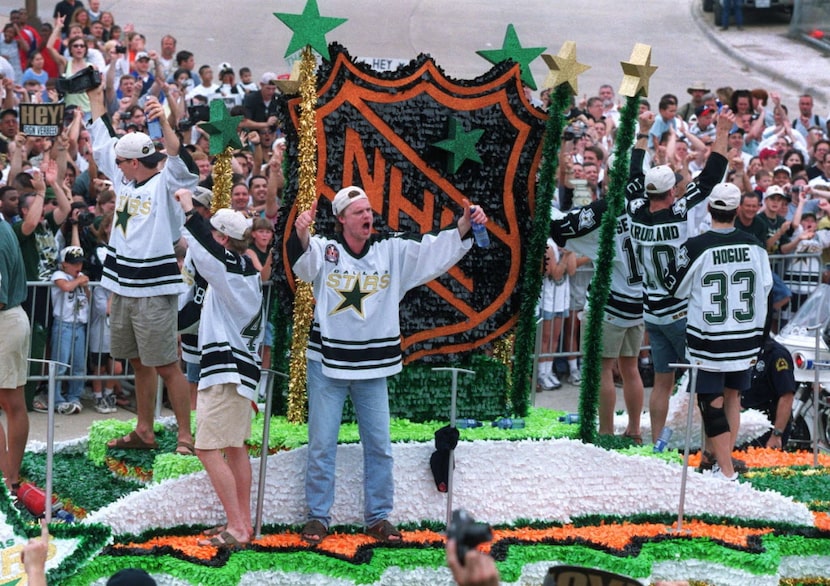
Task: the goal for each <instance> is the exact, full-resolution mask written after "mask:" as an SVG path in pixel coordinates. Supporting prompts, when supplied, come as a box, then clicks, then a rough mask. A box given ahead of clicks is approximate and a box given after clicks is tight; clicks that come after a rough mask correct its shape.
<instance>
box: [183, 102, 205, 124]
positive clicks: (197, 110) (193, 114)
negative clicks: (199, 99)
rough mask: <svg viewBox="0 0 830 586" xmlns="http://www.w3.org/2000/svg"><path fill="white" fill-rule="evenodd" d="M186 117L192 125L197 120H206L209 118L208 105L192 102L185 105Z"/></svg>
mask: <svg viewBox="0 0 830 586" xmlns="http://www.w3.org/2000/svg"><path fill="white" fill-rule="evenodd" d="M187 117H188V119H189V120H190V125H191V126H193V125H194V124H197V123H198V122H207V121H208V120H210V106H208V105H207V104H194V105H192V106H188V107H187Z"/></svg>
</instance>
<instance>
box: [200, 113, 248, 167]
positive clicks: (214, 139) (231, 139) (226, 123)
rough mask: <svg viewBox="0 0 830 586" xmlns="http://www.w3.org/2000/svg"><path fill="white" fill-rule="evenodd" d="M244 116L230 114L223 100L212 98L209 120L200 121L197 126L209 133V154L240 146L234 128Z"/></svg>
mask: <svg viewBox="0 0 830 586" xmlns="http://www.w3.org/2000/svg"><path fill="white" fill-rule="evenodd" d="M243 118H244V116H231V115H230V113H229V112H228V108H227V106H225V102H223V101H222V100H213V101H212V102H211V103H210V120H208V121H207V122H200V123H199V127H200V128H202V129H204V130H205V132H207V133H208V134H209V135H210V154H211V155H219V154H221V153H224V152H225V149H227V148H228V147H231V148H234V149H241V148H242V141H241V140H239V134H238V133H237V131H236V129H237V128H238V127H239V123H240V122H242V119H243Z"/></svg>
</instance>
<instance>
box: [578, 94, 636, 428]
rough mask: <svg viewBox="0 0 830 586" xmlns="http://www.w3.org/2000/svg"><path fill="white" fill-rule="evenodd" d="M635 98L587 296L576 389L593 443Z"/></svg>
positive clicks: (623, 122) (626, 112) (626, 110)
mask: <svg viewBox="0 0 830 586" xmlns="http://www.w3.org/2000/svg"><path fill="white" fill-rule="evenodd" d="M639 103H640V99H639V97H633V98H627V99H626V102H625V105H624V106H623V109H622V110H621V111H620V123H619V127H618V130H617V138H616V141H615V146H614V164H613V166H612V167H611V173H610V178H609V180H608V191H607V193H606V195H605V198H606V199H607V200H608V209H607V211H606V212H605V215H604V217H603V218H602V224H601V225H600V236H599V248H598V250H597V258H596V260H595V261H594V277H593V279H592V280H591V288H590V291H589V293H588V323H587V324H586V326H585V328H586V331H585V336H584V340H585V346H584V348H582V360H583V363H582V384H581V385H580V389H579V422H580V423H579V436H580V438H581V439H582V441H584V442H590V443H593V442H595V441H596V436H597V431H596V420H597V412H598V410H599V390H600V378H601V372H602V318H603V314H604V313H605V305H606V303H608V294H609V293H610V291H611V270H612V264H613V262H614V238H615V233H614V232H615V229H616V226H617V217H618V216H619V215H620V214H622V213H623V211H624V210H625V184H626V181H627V179H628V175H629V168H628V167H629V165H628V161H629V155H630V151H631V146H632V145H633V144H634V127H635V123H636V121H637V113H638V111H639Z"/></svg>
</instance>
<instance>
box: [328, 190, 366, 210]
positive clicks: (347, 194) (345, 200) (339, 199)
mask: <svg viewBox="0 0 830 586" xmlns="http://www.w3.org/2000/svg"><path fill="white" fill-rule="evenodd" d="M359 199H369V196H368V195H366V192H365V191H363V190H362V189H360V188H359V187H355V186H354V185H349V186H348V187H344V188H343V189H341V190H340V191H338V192H337V195H335V196H334V201H332V203H331V209H332V211H333V212H334V215H335V216H339V215H340V214H342V213H343V211H344V210H345V209H346V208H347V207H349V205H351V204H352V202H355V201H357V200H359Z"/></svg>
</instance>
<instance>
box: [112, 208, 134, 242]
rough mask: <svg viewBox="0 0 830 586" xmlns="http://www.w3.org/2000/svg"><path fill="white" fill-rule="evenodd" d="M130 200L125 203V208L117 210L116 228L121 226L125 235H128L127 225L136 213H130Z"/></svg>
mask: <svg viewBox="0 0 830 586" xmlns="http://www.w3.org/2000/svg"><path fill="white" fill-rule="evenodd" d="M129 203H130V202H126V203H125V204H124V208H123V209H120V210H117V211H116V212H115V226H114V228H121V232H122V233H123V234H124V237H125V238H126V237H127V225H128V224H129V222H130V218H132V217H133V216H134V215H135V214H131V213H130V205H129Z"/></svg>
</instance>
